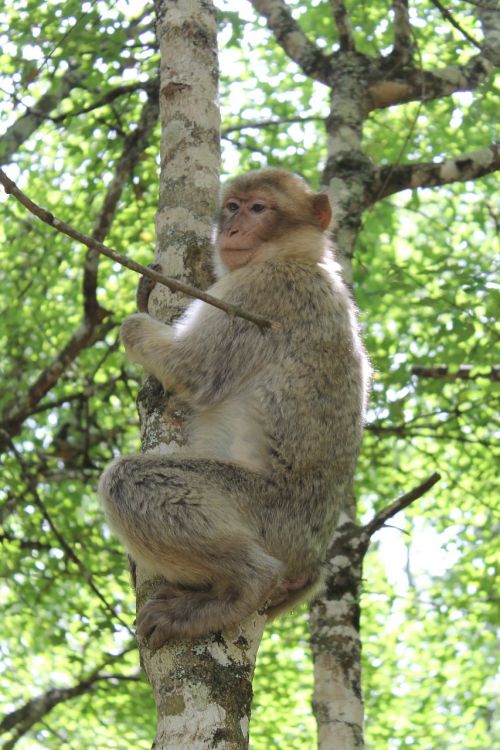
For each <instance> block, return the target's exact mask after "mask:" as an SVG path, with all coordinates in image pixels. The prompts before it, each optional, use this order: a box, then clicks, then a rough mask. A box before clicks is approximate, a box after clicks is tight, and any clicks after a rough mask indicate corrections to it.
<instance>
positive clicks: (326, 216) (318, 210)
mask: <svg viewBox="0 0 500 750" xmlns="http://www.w3.org/2000/svg"><path fill="white" fill-rule="evenodd" d="M313 215H314V218H315V219H316V221H317V222H318V224H319V226H320V229H322V230H323V231H325V229H326V228H327V227H328V224H329V223H330V219H331V218H332V207H331V206H330V201H329V200H328V196H327V194H326V193H315V194H314V195H313Z"/></svg>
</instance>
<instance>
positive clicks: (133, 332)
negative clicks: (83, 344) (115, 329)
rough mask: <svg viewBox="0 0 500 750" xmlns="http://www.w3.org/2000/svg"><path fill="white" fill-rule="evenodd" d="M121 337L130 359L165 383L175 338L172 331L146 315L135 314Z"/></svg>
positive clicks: (127, 320) (127, 322) (124, 323)
mask: <svg viewBox="0 0 500 750" xmlns="http://www.w3.org/2000/svg"><path fill="white" fill-rule="evenodd" d="M120 335H121V340H122V343H123V345H124V347H125V350H126V352H127V356H128V357H129V359H131V360H132V361H133V362H137V363H138V364H140V365H142V366H143V367H144V369H145V370H148V372H150V373H152V374H153V375H155V377H157V378H158V380H159V381H160V382H163V376H164V374H165V361H166V359H168V355H169V353H170V348H171V344H172V341H173V338H174V335H173V332H172V329H171V328H170V327H169V326H167V325H165V324H164V323H160V321H158V320H155V319H154V318H152V317H151V316H150V315H147V314H146V313H135V315H130V316H129V317H128V318H127V319H126V320H125V321H124V322H123V324H122V327H121V331H120Z"/></svg>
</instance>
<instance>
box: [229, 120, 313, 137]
mask: <svg viewBox="0 0 500 750" xmlns="http://www.w3.org/2000/svg"><path fill="white" fill-rule="evenodd" d="M325 120H326V118H325V117H319V116H317V115H311V116H310V117H280V118H273V119H269V120H253V121H252V120H249V121H248V122H244V123H242V124H241V125H228V127H227V128H224V129H223V130H222V131H221V137H222V138H227V137H228V136H229V135H230V133H239V132H241V131H242V130H251V129H252V128H267V127H269V126H272V125H276V126H278V127H279V126H280V125H288V124H289V123H298V124H302V123H304V122H325Z"/></svg>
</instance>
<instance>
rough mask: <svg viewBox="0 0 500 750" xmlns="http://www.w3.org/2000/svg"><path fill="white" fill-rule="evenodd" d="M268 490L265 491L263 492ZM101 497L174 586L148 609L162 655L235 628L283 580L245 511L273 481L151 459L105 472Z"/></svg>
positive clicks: (207, 464) (141, 554)
mask: <svg viewBox="0 0 500 750" xmlns="http://www.w3.org/2000/svg"><path fill="white" fill-rule="evenodd" d="M260 484H262V486H260ZM99 491H100V494H101V497H102V499H103V505H104V507H105V510H106V512H107V515H108V518H109V521H110V524H111V526H112V527H113V528H114V529H115V531H116V532H117V533H118V535H119V536H120V537H121V538H122V539H123V541H124V542H125V545H126V546H127V548H128V550H129V551H130V553H131V555H132V557H133V558H134V559H135V560H137V561H138V562H141V563H143V564H144V565H145V566H146V567H147V568H149V569H150V570H152V571H155V572H157V573H160V574H161V575H162V576H164V577H165V578H166V579H167V581H168V583H167V584H165V585H164V586H162V587H160V589H159V590H158V592H157V593H156V594H155V596H154V597H153V598H152V599H150V600H149V601H148V602H147V603H146V604H145V605H144V606H143V607H142V609H141V611H140V612H139V615H138V619H137V624H138V632H139V636H140V637H149V642H150V645H151V647H152V648H153V649H156V648H159V646H161V645H162V643H164V642H165V641H166V640H168V639H170V638H175V637H179V638H193V637H197V636H201V635H204V634H206V633H208V632H214V631H218V630H221V629H223V628H227V627H231V626H233V625H236V624H237V623H238V622H240V621H241V620H242V619H244V618H245V617H247V616H248V615H250V614H251V613H252V612H254V611H255V610H256V609H258V608H259V607H261V606H262V605H263V604H264V602H265V601H266V600H267V599H268V598H269V596H270V595H271V593H272V591H273V590H274V589H275V588H276V586H277V585H278V582H279V581H280V580H281V577H282V568H283V566H282V563H281V562H280V561H279V560H277V559H276V558H274V557H272V556H271V555H269V554H268V553H267V552H266V550H265V549H264V547H263V545H262V538H261V536H260V533H259V531H258V529H257V528H256V526H255V525H254V522H253V521H252V520H251V519H250V518H249V517H247V516H246V514H245V513H244V508H245V507H246V506H247V505H248V502H249V500H248V496H249V494H250V495H251V493H252V492H254V493H256V492H259V493H264V492H265V480H264V479H262V478H260V477H259V476H257V475H253V474H251V473H250V472H247V471H245V470H244V469H240V468H239V467H235V466H232V465H230V464H224V463H222V462H217V461H210V460H204V459H190V458H185V459H181V458H175V457H165V456H161V455H158V454H146V455H139V456H131V457H128V458H122V459H119V460H118V461H115V462H114V463H113V464H111V466H110V467H108V469H107V470H106V471H105V472H104V474H103V476H102V478H101V482H100V486H99Z"/></svg>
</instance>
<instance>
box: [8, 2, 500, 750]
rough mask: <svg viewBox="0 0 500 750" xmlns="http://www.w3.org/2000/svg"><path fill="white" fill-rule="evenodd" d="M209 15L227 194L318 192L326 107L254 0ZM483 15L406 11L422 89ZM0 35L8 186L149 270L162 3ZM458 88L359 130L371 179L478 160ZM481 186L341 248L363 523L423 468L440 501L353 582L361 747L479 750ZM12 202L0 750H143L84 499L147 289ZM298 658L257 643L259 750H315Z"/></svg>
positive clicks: (308, 687) (367, 36)
mask: <svg viewBox="0 0 500 750" xmlns="http://www.w3.org/2000/svg"><path fill="white" fill-rule="evenodd" d="M216 5H217V7H218V10H219V23H220V36H219V43H220V48H221V57H220V66H221V91H220V94H221V111H222V116H223V124H222V128H223V133H222V134H223V140H222V148H223V154H222V168H223V177H226V176H227V175H229V174H233V173H235V172H237V171H244V170H247V169H251V168H256V167H259V166H263V165H276V166H281V167H285V168H287V169H290V170H292V171H297V172H300V173H301V174H303V175H304V176H305V177H306V178H307V179H308V180H309V181H310V183H311V184H312V185H313V186H314V187H319V186H320V178H321V173H322V169H323V168H324V165H325V161H326V156H327V141H326V131H325V118H326V116H327V114H328V100H327V95H326V88H325V87H324V86H323V85H322V84H321V83H317V82H314V81H313V80H312V79H311V78H308V77H307V76H306V75H304V73H303V72H302V71H301V70H300V69H299V68H298V66H297V65H296V64H295V63H293V62H291V61H290V60H289V58H288V57H287V56H286V55H285V53H284V51H283V48H282V47H281V46H280V45H279V44H278V43H277V42H276V41H275V38H274V36H273V34H272V33H271V32H270V31H269V30H268V28H267V26H266V23H265V21H264V20H263V18H262V17H260V16H259V15H258V14H257V13H256V12H255V11H254V10H253V9H252V5H251V4H250V3H246V2H238V3H235V2H233V3H231V2H222V0H221V2H218V3H216ZM475 5H480V4H475V3H471V2H466V1H465V0H464V1H463V2H454V3H453V4H450V6H449V7H450V10H451V11H452V15H451V19H450V16H449V14H448V15H446V13H443V7H444V6H441V7H440V3H435V2H430V1H429V2H428V1H427V0H421V1H420V0H417V1H416V2H414V3H412V4H411V12H410V18H411V22H412V29H413V34H414V39H415V45H416V48H417V51H418V55H419V57H420V59H421V61H422V62H423V63H425V65H426V66H427V67H429V68H432V67H441V66H445V65H456V64H461V65H464V66H466V64H467V61H468V60H470V59H471V57H472V56H473V55H475V54H477V52H478V50H477V44H478V43H479V42H480V41H481V40H482V38H483V34H484V24H482V23H481V21H480V19H479V16H478V14H477V13H476V12H474V8H475ZM485 5H486V6H487V5H488V3H485ZM490 6H491V7H493V4H490ZM288 7H289V8H291V9H292V10H293V15H294V17H295V18H296V19H297V20H298V21H299V22H300V25H301V28H302V30H303V31H304V32H305V33H306V34H307V35H308V37H309V38H310V39H312V40H313V41H314V43H315V44H316V45H318V46H319V47H321V48H327V47H330V46H332V45H333V49H335V45H336V44H337V39H338V29H337V27H336V26H335V24H334V23H333V20H332V13H331V11H330V4H329V3H328V2H321V1H318V2H309V3H303V2H290V3H288ZM347 7H348V8H349V12H350V16H351V20H352V23H353V28H354V34H355V38H356V44H357V46H358V49H359V50H360V51H361V52H362V53H364V54H366V55H370V54H380V53H384V51H385V50H389V49H390V47H391V44H392V41H393V40H392V35H393V29H392V25H391V20H392V15H391V11H390V3H388V2H380V1H379V2H375V3H368V2H366V3H364V2H361V3H359V2H357V3H351V4H347ZM452 21H454V22H455V23H452ZM0 24H1V26H0V42H1V45H0V47H1V49H2V53H1V54H0V60H1V62H0V71H1V73H0V94H1V97H2V104H1V110H0V117H1V122H2V127H3V131H4V135H3V136H2V139H1V141H0V160H1V162H2V163H3V164H4V165H7V164H8V165H9V168H8V173H9V175H10V176H11V177H12V179H14V180H16V181H17V182H18V183H19V184H20V186H21V187H22V188H23V189H24V190H25V191H26V192H27V193H28V194H29V195H30V197H31V198H33V199H34V200H36V201H37V202H39V203H40V204H42V205H43V206H44V207H46V208H47V209H49V210H51V211H53V212H54V213H55V214H56V215H57V216H58V217H59V218H61V219H63V220H65V221H68V222H69V223H71V224H72V225H73V226H75V227H77V228H78V229H80V230H81V231H83V232H85V233H87V234H92V235H93V236H94V237H96V238H97V239H104V238H105V240H106V243H107V244H108V245H111V246H112V247H114V248H116V249H118V250H121V251H122V252H125V253H127V254H128V255H129V256H131V257H133V258H134V259H136V260H138V261H140V262H143V263H148V262H150V261H151V260H152V257H153V248H154V230H153V221H154V214H155V210H156V205H157V191H158V174H157V173H158V139H159V124H158V123H157V104H156V99H157V68H158V51H157V49H156V43H155V35H154V17H153V8H152V6H151V5H150V4H149V3H144V4H140V3H134V4H130V5H129V4H127V3H124V2H123V3H120V2H118V3H113V2H107V1H103V2H98V3H83V4H82V3H77V2H71V0H70V1H69V2H47V3H44V4H43V5H42V6H41V5H40V4H38V3H35V2H22V3H18V2H16V3H8V2H4V4H3V7H2V8H0ZM496 34H497V35H496V37H494V36H493V37H491V38H493V39H496V40H497V42H498V38H499V36H498V31H497V32H496ZM471 40H472V41H471ZM474 42H476V44H475V43H474ZM494 54H495V50H493V52H492V53H491V55H490V56H494ZM496 54H497V55H498V49H497V50H496ZM469 89H470V90H466V87H464V90H461V91H457V92H456V93H453V94H452V95H451V96H446V97H438V98H435V99H431V100H429V101H425V102H424V103H422V102H418V101H411V102H408V103H407V104H404V105H402V106H398V107H397V108H396V107H391V108H381V109H377V110H374V111H373V112H371V113H370V116H369V118H368V119H367V120H366V123H365V128H364V140H363V143H364V149H365V153H366V155H367V156H368V157H369V158H371V159H373V160H374V161H376V162H377V163H379V164H394V163H397V164H402V163H414V162H425V163H428V164H429V163H431V164H432V163H437V162H438V161H439V160H442V159H448V158H450V157H458V156H460V155H462V154H467V153H470V152H474V151H475V150H478V149H484V148H485V147H488V146H490V144H491V143H492V142H493V141H494V132H493V131H494V123H495V116H496V111H497V110H498V100H497V99H495V90H494V87H493V77H492V76H491V75H485V76H484V79H483V80H481V81H479V82H476V83H475V85H473V86H472V85H471V86H470V87H469ZM495 108H497V109H496V111H495ZM495 184H496V183H495V176H494V175H491V176H482V177H479V178H478V179H476V180H475V181H472V180H469V181H465V182H461V181H460V182H452V183H451V184H446V185H439V184H438V185H437V186H436V187H434V188H426V189H420V190H412V191H410V190H404V191H401V192H398V193H396V194H394V195H391V196H389V197H387V198H385V199H384V200H380V201H378V202H376V203H374V204H373V206H372V207H371V208H370V209H368V210H367V211H366V212H365V214H364V217H363V226H362V228H361V231H360V233H359V235H358V238H357V243H356V251H355V258H354V265H353V273H354V279H353V283H354V289H355V294H356V299H357V303H358V306H359V308H360V312H361V319H362V326H363V334H364V339H365V342H366V346H367V348H368V351H369V353H370V357H371V359H372V362H373V365H374V368H375V380H374V386H373V393H372V397H371V402H370V411H369V415H368V425H367V434H366V438H365V442H364V446H363V452H362V455H361V458H360V461H359V465H358V472H357V478H356V487H357V500H358V511H359V518H360V520H361V521H363V520H365V521H366V520H368V519H369V518H371V517H372V515H373V513H374V512H375V511H377V510H379V509H380V508H382V507H383V506H384V505H386V504H387V503H388V502H390V500H392V499H394V498H395V497H397V496H398V495H400V494H401V493H402V492H404V491H405V490H408V489H411V487H413V486H415V485H416V484H418V483H419V482H420V481H421V480H422V479H425V478H426V477H427V476H429V474H431V473H432V472H433V471H435V470H438V471H439V472H440V474H441V476H442V479H441V481H440V482H439V484H438V485H436V486H435V487H434V488H433V489H432V491H431V492H429V493H428V494H426V495H425V496H424V497H422V498H421V499H420V500H419V501H418V503H416V504H415V505H414V506H412V508H411V509H410V510H408V511H407V512H405V513H404V514H401V515H399V516H398V517H397V519H395V520H394V521H393V522H392V523H393V524H394V526H393V527H391V528H384V529H383V530H381V531H380V532H379V533H378V534H377V536H376V537H375V543H374V544H372V546H371V548H370V551H369V553H368V556H367V559H366V561H365V568H364V581H363V593H362V599H361V609H362V623H361V628H362V641H363V670H364V671H363V682H364V693H365V706H366V733H367V743H368V745H369V747H373V748H376V749H378V748H382V747H383V748H386V747H387V748H401V747H407V746H410V747H411V746H414V747H418V748H427V747H436V746H438V745H439V743H440V741H442V738H443V737H446V738H448V739H447V747H450V748H460V749H461V750H484V749H485V748H488V747H491V746H493V737H494V731H495V729H494V700H495V699H494V696H495V691H494V676H495V657H494V646H495V627H496V626H497V625H498V593H497V590H496V588H495V583H494V574H495V571H496V566H497V564H498V552H497V553H495V534H496V533H498V514H497V515H495V507H494V499H495V489H496V482H495V463H494V453H493V445H494V443H493V441H494V439H495V436H496V435H497V434H498V433H495V413H496V411H497V408H496V404H497V405H498V402H496V403H495V395H496V389H497V388H498V386H497V384H496V379H497V375H498V370H495V344H496V339H495V329H494V325H495V322H494V306H493V297H492V293H493V291H494V289H495V284H496V282H497V278H496V273H495V272H496V269H495V265H494V263H495V255H494V250H495V242H496V236H497V235H498V219H497V214H496V213H495ZM0 200H1V204H0V205H1V210H2V217H3V226H2V228H1V229H0V239H1V241H2V247H1V249H0V254H1V264H0V268H1V271H0V273H1V279H2V291H1V308H0V309H1V321H2V322H1V328H0V346H1V368H2V384H3V387H2V393H1V401H0V428H1V431H2V432H1V438H2V440H1V442H2V451H3V455H2V486H1V488H0V520H1V523H2V528H1V532H0V533H1V542H2V553H1V558H0V571H1V572H0V575H1V581H0V592H1V596H2V644H1V653H2V660H1V665H0V686H1V687H0V694H1V698H0V701H1V705H2V711H3V714H4V718H3V720H2V721H1V723H0V731H2V732H3V735H2V739H3V740H4V744H3V746H2V747H4V748H12V747H14V746H16V747H18V748H21V749H22V748H30V749H31V748H33V749H35V748H62V747H68V748H71V747H75V748H77V747H92V746H95V747H99V748H125V747H137V748H147V747H149V746H150V743H151V738H152V734H153V729H152V728H153V725H154V704H153V702H152V698H151V695H150V688H149V686H148V684H147V682H146V681H145V678H144V677H143V676H142V675H141V674H140V672H139V667H138V659H137V653H136V651H135V647H134V643H133V640H132V638H131V633H130V628H131V627H132V621H133V610H134V605H133V596H132V594H131V591H130V586H129V582H128V573H127V570H126V566H125V564H124V558H123V552H122V550H121V548H120V546H119V545H118V544H117V543H116V542H115V540H113V539H112V538H111V537H110V535H109V532H108V530H107V528H106V526H105V524H104V522H103V518H102V515H101V512H100V511H99V508H98V503H97V500H96V495H95V485H96V480H97V477H98V475H99V473H100V472H101V471H102V469H103V468H104V466H105V465H106V464H107V463H108V462H109V460H110V458H111V457H112V456H113V455H117V454H122V453H127V452H132V451H134V450H137V449H138V447H139V440H138V428H137V414H136V406H135V399H136V395H137V391H138V388H139V385H140V381H141V373H140V371H139V370H138V369H137V368H134V367H133V366H131V365H130V364H129V363H127V362H126V361H125V359H124V356H123V352H122V350H121V349H120V347H119V343H118V326H119V324H120V322H121V320H122V319H123V317H125V316H126V315H127V314H129V313H131V312H133V311H134V295H135V286H136V284H137V276H136V275H135V274H133V273H132V272H130V271H127V270H125V269H124V268H122V267H121V266H119V265H118V264H113V263H111V262H109V261H106V260H103V261H100V262H99V261H98V260H97V258H96V256H95V255H92V254H91V253H88V252H87V250H86V249H85V248H83V247H82V246H81V245H78V244H77V243H74V242H72V241H71V240H69V239H68V238H67V237H64V236H62V235H59V234H56V233H55V232H54V231H53V230H52V229H51V228H50V227H48V226H45V225H43V224H42V223H40V222H39V221H38V220H37V219H35V218H34V217H33V216H31V215H30V214H28V213H26V211H25V210H24V209H23V208H22V207H21V206H19V205H17V204H16V203H15V202H14V201H13V200H12V199H11V198H9V199H8V200H7V199H6V196H4V195H2V196H1V198H0ZM97 296H98V299H99V303H97ZM102 308H105V309H106V310H108V311H111V312H110V314H108V315H103V313H102ZM445 368H446V369H445ZM117 614H118V618H117V616H116V615H117ZM307 638H308V637H307V612H306V611H305V610H304V611H300V612H299V613H297V614H296V615H294V616H291V617H288V618H287V619H284V620H282V621H280V622H279V623H276V624H273V626H272V628H270V629H269V630H268V632H267V634H266V637H265V639H264V642H263V646H262V649H261V652H260V655H259V659H258V668H257V673H256V678H255V682H254V690H255V700H254V708H253V719H252V734H251V736H252V743H251V747H253V748H256V749H258V750H264V749H266V748H269V747H271V746H276V747H283V748H287V750H288V749H290V750H294V749H295V748H297V749H299V748H301V749H302V748H306V749H309V748H312V747H314V731H315V729H314V719H313V716H312V712H311V710H310V708H309V702H310V696H311V692H312V681H313V677H312V667H311V661H310V657H309V654H308V645H307Z"/></svg>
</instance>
